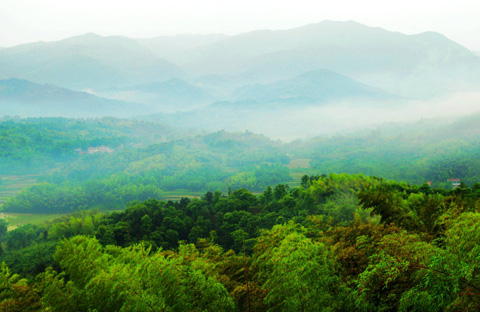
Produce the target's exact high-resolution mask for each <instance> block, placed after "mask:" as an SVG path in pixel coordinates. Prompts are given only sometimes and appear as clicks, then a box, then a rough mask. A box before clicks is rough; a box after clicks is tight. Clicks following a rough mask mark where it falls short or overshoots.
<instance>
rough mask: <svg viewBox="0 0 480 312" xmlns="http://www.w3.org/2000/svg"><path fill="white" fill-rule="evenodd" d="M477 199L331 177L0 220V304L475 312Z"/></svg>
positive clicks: (2, 307) (463, 191) (479, 281)
mask: <svg viewBox="0 0 480 312" xmlns="http://www.w3.org/2000/svg"><path fill="white" fill-rule="evenodd" d="M479 202H480V184H475V185H474V186H473V187H472V188H468V187H465V186H464V185H461V186H460V188H457V189H456V190H452V191H445V190H442V189H431V188H430V187H428V185H422V186H415V185H408V184H406V183H398V182H395V181H386V180H383V179H380V178H375V177H366V176H363V175H347V174H331V175H329V176H304V177H303V178H302V179H301V186H300V187H298V188H288V187H287V186H285V185H276V186H275V187H273V188H270V187H268V188H266V189H265V190H264V192H263V193H262V194H260V195H258V196H256V195H254V194H252V193H251V192H250V191H248V190H246V189H238V190H236V191H233V192H232V193H231V194H229V195H225V194H222V193H220V192H214V193H212V192H207V193H205V194H204V195H203V196H202V198H200V199H193V200H190V199H187V198H183V199H182V200H180V201H179V202H176V203H175V202H172V201H168V202H165V201H159V200H156V199H149V200H147V201H144V202H135V203H132V204H130V205H128V206H127V207H126V209H125V210H124V211H122V212H116V213H112V214H108V215H105V214H103V213H99V212H91V211H88V212H82V213H76V214H74V215H71V216H65V217H62V218H60V219H58V220H55V221H53V222H51V223H48V224H44V225H41V226H32V225H28V226H24V227H20V228H17V229H15V230H13V231H10V232H8V233H7V232H6V224H5V222H4V221H3V220H0V240H1V242H2V244H1V246H2V249H1V250H2V253H1V255H0V259H1V260H2V261H5V263H4V264H2V266H1V267H0V280H1V281H2V287H3V288H2V289H3V290H2V292H1V293H0V311H11V312H13V311H45V310H48V311H62V312H69V311H72V312H73V311H92V310H97V311H219V312H220V311H222V312H223V311H232V312H233V311H311V312H313V311H322V310H329V311H359V312H360V311H412V310H415V309H416V310H420V311H478V310H479V309H480V301H478V296H479V295H480V278H479V276H478V274H477V272H478V270H480V264H479V261H478V246H479V245H480V232H479V227H478V225H479V224H480V214H479V211H478V204H479ZM23 277H26V278H27V279H23Z"/></svg>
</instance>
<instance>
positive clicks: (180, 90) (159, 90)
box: [99, 78, 215, 112]
mask: <svg viewBox="0 0 480 312" xmlns="http://www.w3.org/2000/svg"><path fill="white" fill-rule="evenodd" d="M99 94H100V95H103V96H105V97H108V98H115V99H119V100H125V101H138V102H141V103H144V104H148V105H149V106H150V107H151V108H152V109H153V110H155V111H163V112H165V111H171V112H174V111H181V110H188V109H194V108H198V107H199V106H202V105H204V104H210V103H211V102H213V101H214V100H215V97H214V96H212V95H211V94H209V93H208V92H207V91H205V90H203V89H202V88H200V87H197V86H194V85H193V84H191V83H189V82H186V81H185V80H182V79H178V78H172V79H169V80H166V81H163V82H153V83H148V84H142V85H137V86H133V87H125V88H117V89H111V90H107V91H105V92H101V93H99Z"/></svg>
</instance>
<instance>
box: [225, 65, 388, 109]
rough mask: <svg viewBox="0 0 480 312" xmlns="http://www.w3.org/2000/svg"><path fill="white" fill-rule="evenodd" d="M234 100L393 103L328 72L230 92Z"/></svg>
mask: <svg viewBox="0 0 480 312" xmlns="http://www.w3.org/2000/svg"><path fill="white" fill-rule="evenodd" d="M234 95H235V98H236V99H237V100H256V101H264V102H287V103H290V104H295V103H299V102H302V103H308V104H314V103H319V102H327V101H334V100H342V99H353V98H369V99H377V100H386V99H393V98H394V96H392V95H389V94H387V93H386V92H383V91H381V90H377V89H375V88H373V87H370V86H368V85H365V84H363V83H360V82H358V81H356V80H354V79H351V78H349V77H346V76H343V75H340V74H338V73H335V72H333V71H330V70H318V71H313V72H308V73H305V74H302V75H300V76H297V77H295V78H293V79H286V80H280V81H276V82H273V83H269V84H254V85H248V86H245V87H242V88H240V89H238V90H237V91H235V92H234Z"/></svg>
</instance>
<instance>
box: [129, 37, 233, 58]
mask: <svg viewBox="0 0 480 312" xmlns="http://www.w3.org/2000/svg"><path fill="white" fill-rule="evenodd" d="M225 38H228V36H226V35H223V34H211V35H192V34H183V35H175V36H158V37H154V38H145V39H135V40H137V42H138V43H140V44H142V45H144V46H146V47H148V48H149V49H151V50H152V51H154V52H155V53H156V54H157V55H158V56H160V57H161V58H164V59H167V60H170V61H172V62H174V63H176V64H177V63H182V62H185V61H187V60H188V58H189V54H190V53H191V52H192V51H194V50H196V49H198V48H200V47H203V46H206V45H208V44H212V43H214V42H217V41H220V40H223V39H225Z"/></svg>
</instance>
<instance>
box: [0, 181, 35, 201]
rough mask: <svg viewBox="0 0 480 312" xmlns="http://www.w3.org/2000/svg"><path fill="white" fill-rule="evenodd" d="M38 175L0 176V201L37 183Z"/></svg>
mask: <svg viewBox="0 0 480 312" xmlns="http://www.w3.org/2000/svg"><path fill="white" fill-rule="evenodd" d="M38 176H39V175H34V174H32V175H5V176H0V179H2V180H3V183H2V184H0V203H2V202H3V201H4V200H6V199H7V198H9V197H12V196H14V195H16V194H17V193H19V192H20V191H22V190H23V189H25V188H27V187H29V186H32V185H34V184H35V183H37V179H38Z"/></svg>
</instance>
